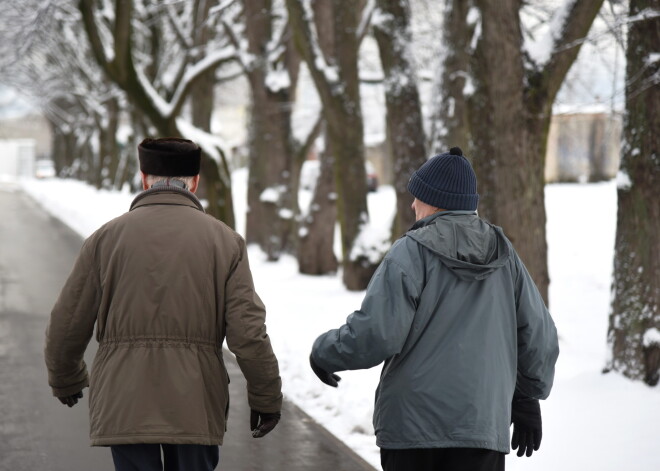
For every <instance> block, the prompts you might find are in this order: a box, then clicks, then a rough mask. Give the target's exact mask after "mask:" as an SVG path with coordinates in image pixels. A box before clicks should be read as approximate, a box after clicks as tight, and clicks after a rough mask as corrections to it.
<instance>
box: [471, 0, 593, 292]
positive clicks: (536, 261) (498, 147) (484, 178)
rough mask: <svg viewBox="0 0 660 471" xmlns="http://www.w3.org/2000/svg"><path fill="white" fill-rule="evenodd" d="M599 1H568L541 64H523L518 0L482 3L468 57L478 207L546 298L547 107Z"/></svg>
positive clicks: (574, 56)
mask: <svg viewBox="0 0 660 471" xmlns="http://www.w3.org/2000/svg"><path fill="white" fill-rule="evenodd" d="M602 3H603V0H583V1H578V2H574V3H572V4H571V7H570V11H569V13H568V14H567V16H566V19H565V20H564V23H563V25H562V28H561V31H559V36H558V37H557V38H555V40H554V49H553V53H552V55H551V57H550V59H549V61H548V62H547V63H546V64H527V66H528V67H527V68H526V67H525V65H526V64H525V56H524V54H523V48H522V34H521V26H520V19H519V9H520V6H521V5H520V2H519V0H502V1H497V2H495V1H493V0H479V1H477V5H478V6H479V9H480V12H481V24H482V36H481V39H480V40H479V42H478V44H477V48H476V51H475V54H474V56H473V60H472V64H471V66H472V73H473V78H474V85H475V91H474V94H473V95H472V96H471V97H470V98H469V117H470V138H471V141H470V142H472V145H471V146H470V147H469V152H468V156H471V157H472V158H473V165H474V168H475V171H476V173H477V177H478V182H479V193H480V203H479V211H480V213H481V214H482V215H483V216H484V217H485V218H486V219H489V220H491V221H492V222H494V223H495V224H497V225H499V226H502V227H503V228H504V230H505V231H506V233H507V235H508V236H509V238H510V239H511V241H512V242H513V244H514V246H515V247H516V250H517V252H518V253H519V255H520V257H521V259H522V260H523V262H524V263H525V265H526V266H527V268H528V270H529V272H530V273H531V275H532V278H533V279H534V282H535V283H536V285H537V287H538V289H539V291H540V292H541V295H542V296H543V298H544V300H545V302H546V303H548V286H549V282H550V279H549V275H548V264H547V241H546V238H545V225H546V215H545V201H544V189H545V181H544V167H545V150H546V145H547V137H548V130H549V126H550V118H551V115H552V104H553V102H554V99H555V96H556V94H557V92H558V91H559V88H560V86H561V84H562V82H563V80H564V78H565V77H566V73H567V72H568V70H569V68H570V66H571V65H572V64H573V62H574V61H575V59H576V57H577V55H578V52H579V50H580V46H581V44H582V41H583V39H584V37H585V36H586V34H587V33H588V31H589V28H590V27H591V24H592V23H593V20H594V18H595V16H596V14H597V13H598V11H599V10H600V7H601V5H602Z"/></svg>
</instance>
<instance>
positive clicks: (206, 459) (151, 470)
mask: <svg viewBox="0 0 660 471" xmlns="http://www.w3.org/2000/svg"><path fill="white" fill-rule="evenodd" d="M161 448H162V457H163V461H164V465H165V467H163V461H161ZM110 449H111V450H112V460H113V461H114V463H115V470H116V471H163V470H164V471H213V470H214V469H215V467H216V466H217V465H218V461H219V460H220V449H219V447H218V446H217V445H211V446H207V445H152V444H147V443H141V444H137V445H114V446H111V447H110Z"/></svg>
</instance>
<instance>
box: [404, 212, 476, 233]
mask: <svg viewBox="0 0 660 471" xmlns="http://www.w3.org/2000/svg"><path fill="white" fill-rule="evenodd" d="M460 215H471V216H476V215H477V212H476V211H465V210H462V209H461V210H459V209H453V210H447V211H438V212H437V213H433V214H431V215H430V216H426V217H425V218H422V219H420V220H419V221H416V222H415V223H414V224H413V225H412V226H410V229H408V230H409V231H414V230H415V229H419V228H420V227H424V226H428V225H429V224H431V223H432V222H433V221H435V220H436V219H437V218H439V217H442V216H460Z"/></svg>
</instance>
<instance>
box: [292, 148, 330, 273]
mask: <svg viewBox="0 0 660 471" xmlns="http://www.w3.org/2000/svg"><path fill="white" fill-rule="evenodd" d="M320 160H321V162H320V164H321V171H320V174H319V177H318V180H317V181H316V187H315V188H314V197H313V199H312V203H311V205H310V207H309V212H308V214H307V216H306V217H305V218H304V219H303V221H302V222H301V225H300V229H299V233H298V235H299V241H298V269H299V271H300V273H303V274H306V275H325V274H328V273H334V272H336V271H337V267H338V263H337V257H336V256H335V253H334V250H333V245H334V240H335V224H336V222H337V193H336V192H335V182H334V179H335V178H334V162H333V157H332V151H330V150H328V151H323V152H322V153H321V158H320Z"/></svg>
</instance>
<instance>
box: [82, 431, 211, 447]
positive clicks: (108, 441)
mask: <svg viewBox="0 0 660 471" xmlns="http://www.w3.org/2000/svg"><path fill="white" fill-rule="evenodd" d="M222 439H223V437H218V436H213V435H155V434H154V435H150V434H138V433H136V434H124V435H103V436H93V437H90V441H91V446H112V445H133V444H138V443H158V444H161V443H164V444H172V445H222Z"/></svg>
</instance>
